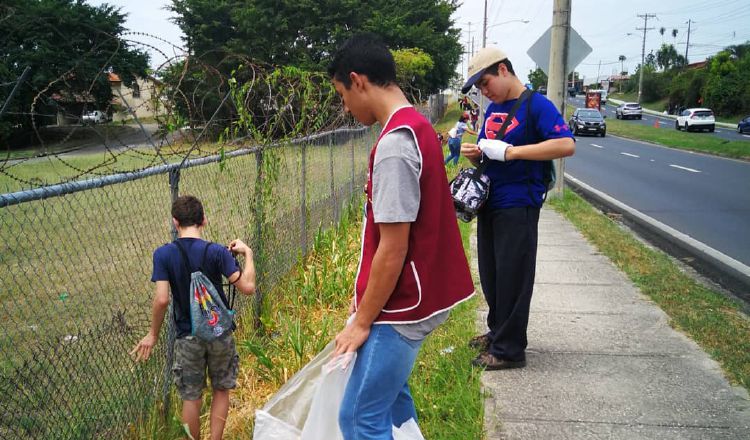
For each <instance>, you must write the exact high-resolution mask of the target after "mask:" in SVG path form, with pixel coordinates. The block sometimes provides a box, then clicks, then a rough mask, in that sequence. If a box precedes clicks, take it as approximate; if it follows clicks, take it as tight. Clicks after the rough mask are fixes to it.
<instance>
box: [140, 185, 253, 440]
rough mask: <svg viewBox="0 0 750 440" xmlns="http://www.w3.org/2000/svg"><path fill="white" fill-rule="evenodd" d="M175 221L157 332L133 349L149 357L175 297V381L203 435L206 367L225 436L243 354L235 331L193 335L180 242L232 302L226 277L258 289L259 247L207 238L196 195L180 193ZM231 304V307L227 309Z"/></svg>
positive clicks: (159, 283)
mask: <svg viewBox="0 0 750 440" xmlns="http://www.w3.org/2000/svg"><path fill="white" fill-rule="evenodd" d="M172 221H173V222H174V225H175V227H176V228H177V236H178V238H177V240H176V242H174V243H168V244H165V245H164V246H161V247H159V248H158V249H156V251H154V268H153V274H152V275H151V281H152V282H155V283H156V293H155V295H154V302H153V306H152V321H151V330H150V331H149V332H148V334H147V335H146V336H145V337H144V338H143V339H141V341H140V342H138V344H137V345H136V346H135V348H133V350H132V351H131V353H130V354H131V355H135V357H136V361H141V360H143V361H146V360H148V358H149V356H150V355H151V350H152V348H153V347H154V345H156V342H157V341H158V339H159V331H160V329H161V325H162V323H163V322H164V316H165V314H166V312H167V307H168V306H169V301H170V294H169V293H170V291H171V293H172V295H171V296H172V299H173V300H174V305H173V310H174V316H173V319H174V323H175V329H176V332H177V339H176V340H175V343H174V344H175V345H174V353H175V360H174V364H173V365H172V371H173V373H174V380H175V385H176V386H177V391H178V392H179V394H180V398H181V399H182V401H183V404H182V421H183V423H185V424H186V425H187V426H188V429H189V430H190V435H191V436H192V437H193V438H194V439H195V440H199V439H200V411H201V404H202V400H201V396H202V394H203V389H204V388H205V387H206V370H208V376H210V377H211V387H212V388H213V395H212V399H211V418H210V420H211V439H212V440H218V439H221V437H222V434H223V432H224V424H225V423H226V419H227V414H228V412H229V390H231V389H233V388H235V386H236V385H237V371H238V362H239V357H238V355H237V349H236V347H235V342H234V336H233V335H232V332H231V331H229V332H227V333H226V334H225V335H223V336H221V337H219V338H218V339H216V340H215V341H212V342H205V341H202V340H200V339H197V338H196V337H195V336H192V335H191V323H190V291H189V290H190V273H187V272H186V270H187V268H186V264H185V261H184V260H183V257H182V255H181V253H180V250H179V249H178V247H177V246H181V247H182V248H183V249H184V251H185V254H186V256H187V258H188V260H189V261H188V262H187V266H188V267H189V268H190V270H193V268H200V269H201V271H202V272H203V273H204V274H205V275H206V276H207V277H208V278H209V279H210V280H211V282H212V283H213V285H214V287H215V288H216V291H217V292H218V293H219V296H220V297H221V300H222V301H223V302H224V304H225V305H228V302H227V298H226V296H225V295H224V291H223V289H222V283H221V277H222V275H223V276H224V277H225V278H226V279H227V280H228V281H229V282H230V283H231V284H233V285H234V286H235V287H237V290H239V291H240V292H242V293H244V294H246V295H251V294H253V293H254V292H255V265H254V263H253V251H252V250H251V249H250V248H249V247H248V246H247V245H246V244H245V243H243V242H242V241H240V240H234V241H232V242H231V243H229V246H227V247H224V246H220V245H218V244H216V243H209V242H207V241H204V240H203V239H202V238H201V236H202V234H203V228H204V227H205V226H206V223H207V222H206V217H205V215H204V212H203V205H202V204H201V202H200V200H198V199H197V198H195V197H193V196H180V197H178V198H177V200H175V201H174V203H173V204H172ZM232 254H236V255H243V256H244V257H245V269H244V270H242V271H240V268H239V266H238V265H237V261H236V260H235V259H234V257H233V256H232ZM227 308H228V307H227Z"/></svg>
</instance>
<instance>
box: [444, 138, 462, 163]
mask: <svg viewBox="0 0 750 440" xmlns="http://www.w3.org/2000/svg"><path fill="white" fill-rule="evenodd" d="M448 150H449V151H450V154H449V155H448V157H447V158H446V159H445V163H446V164H447V163H448V162H450V161H451V159H453V165H455V164H457V163H458V158H459V156H460V155H461V138H448Z"/></svg>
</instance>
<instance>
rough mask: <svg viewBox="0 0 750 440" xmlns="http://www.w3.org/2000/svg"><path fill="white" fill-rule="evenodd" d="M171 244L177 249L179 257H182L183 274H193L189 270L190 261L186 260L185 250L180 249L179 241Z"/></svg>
mask: <svg viewBox="0 0 750 440" xmlns="http://www.w3.org/2000/svg"><path fill="white" fill-rule="evenodd" d="M172 243H174V244H175V246H177V249H178V250H179V251H180V255H181V256H182V263H183V264H184V265H185V272H186V273H187V274H188V275H190V274H191V273H193V270H192V269H191V268H190V259H189V258H188V255H187V252H186V251H185V248H183V247H182V245H181V244H180V240H179V239H177V240H175V241H173V242H172ZM204 257H205V255H204Z"/></svg>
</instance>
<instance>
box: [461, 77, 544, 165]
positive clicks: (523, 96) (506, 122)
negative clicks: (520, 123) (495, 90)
mask: <svg viewBox="0 0 750 440" xmlns="http://www.w3.org/2000/svg"><path fill="white" fill-rule="evenodd" d="M532 93H533V92H532V91H531V90H529V89H525V90H524V91H523V93H521V96H519V97H518V99H517V100H516V102H515V104H513V107H511V109H510V111H509V112H508V116H506V117H505V120H504V121H503V124H502V125H501V126H500V130H498V131H497V137H498V138H500V140H502V139H503V137H505V130H507V129H508V126H509V125H510V123H511V122H512V121H513V118H515V117H516V113H518V109H519V108H521V104H522V103H523V102H524V101H525V100H526V99H527V98H528V97H529V96H531V94H532ZM484 124H485V125H487V120H486V119H485V121H484ZM489 163H490V161H489V160H484V153H482V158H481V162H480V164H479V166H478V167H477V168H476V169H475V171H474V178H475V179H479V176H481V175H482V174H484V170H485V169H487V165H489Z"/></svg>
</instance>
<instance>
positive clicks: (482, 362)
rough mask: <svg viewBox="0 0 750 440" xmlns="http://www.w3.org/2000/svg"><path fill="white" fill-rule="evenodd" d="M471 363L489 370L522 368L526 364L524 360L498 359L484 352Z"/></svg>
mask: <svg viewBox="0 0 750 440" xmlns="http://www.w3.org/2000/svg"><path fill="white" fill-rule="evenodd" d="M471 364H472V365H474V366H475V367H480V368H484V369H485V370H487V371H491V370H508V369H511V368H523V367H525V366H526V361H525V360H523V361H509V360H507V359H498V358H496V357H495V356H494V355H492V354H490V353H488V352H484V353H480V354H479V356H477V357H476V358H475V359H474V360H473V361H471Z"/></svg>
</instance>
